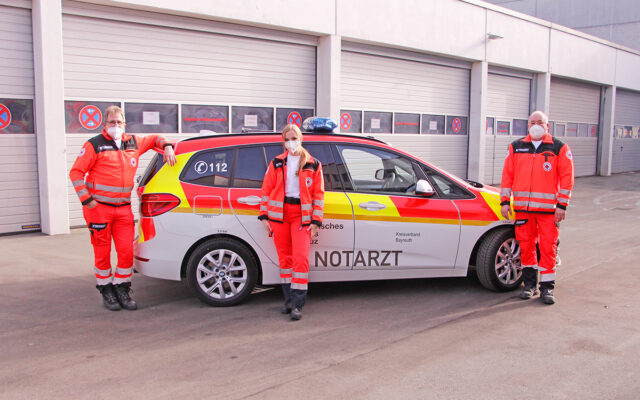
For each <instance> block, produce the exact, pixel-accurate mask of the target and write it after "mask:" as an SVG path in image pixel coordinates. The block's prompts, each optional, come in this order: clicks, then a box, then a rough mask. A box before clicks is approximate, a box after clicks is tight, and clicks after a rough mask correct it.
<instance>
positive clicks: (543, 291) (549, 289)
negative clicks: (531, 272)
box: [540, 281, 556, 304]
mask: <svg viewBox="0 0 640 400" xmlns="http://www.w3.org/2000/svg"><path fill="white" fill-rule="evenodd" d="M554 284H555V282H553V281H552V282H542V283H541V284H540V298H541V299H542V302H543V303H544V304H555V303H556V298H555V297H554V296H553V287H554V286H555V285H554Z"/></svg>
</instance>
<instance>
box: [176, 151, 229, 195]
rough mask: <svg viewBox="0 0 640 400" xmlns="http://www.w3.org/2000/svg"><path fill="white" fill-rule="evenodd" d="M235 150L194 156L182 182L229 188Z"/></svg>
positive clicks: (202, 153)
mask: <svg viewBox="0 0 640 400" xmlns="http://www.w3.org/2000/svg"><path fill="white" fill-rule="evenodd" d="M232 160H233V150H231V149H228V150H217V151H209V150H207V151H202V152H200V153H198V154H196V155H194V156H193V157H192V158H191V160H190V161H189V163H188V164H187V166H186V167H184V170H183V171H182V176H181V177H180V180H181V181H183V182H187V183H193V184H195V185H203V186H221V187H228V186H229V178H230V176H231V165H232V164H231V162H232Z"/></svg>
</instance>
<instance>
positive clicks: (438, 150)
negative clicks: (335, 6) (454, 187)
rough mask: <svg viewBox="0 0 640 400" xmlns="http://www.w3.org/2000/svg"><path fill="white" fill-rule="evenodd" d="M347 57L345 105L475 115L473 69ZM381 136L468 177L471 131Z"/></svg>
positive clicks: (349, 53) (373, 56)
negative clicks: (471, 106) (471, 91)
mask: <svg viewBox="0 0 640 400" xmlns="http://www.w3.org/2000/svg"><path fill="white" fill-rule="evenodd" d="M344 47H345V45H344V44H343V49H344ZM341 57H342V68H341V87H340V95H341V101H340V107H341V109H356V110H368V111H381V112H402V113H416V114H441V115H449V116H450V115H458V116H466V117H468V115H469V81H470V73H469V69H466V68H458V67H452V66H448V65H440V64H434V63H429V62H421V61H416V60H408V59H402V58H395V57H387V56H383V55H377V54H365V53H363V52H356V51H348V50H343V52H342V55H341ZM375 136H376V137H378V138H380V139H382V140H385V141H387V142H390V143H391V144H392V145H394V146H396V147H398V148H400V149H402V150H405V151H409V152H411V153H412V154H414V155H416V156H418V157H420V158H422V159H424V160H425V161H428V162H430V163H433V164H435V165H436V166H438V167H439V168H443V169H445V170H447V171H449V172H451V173H453V174H456V175H458V176H460V177H463V178H464V177H466V176H467V159H468V136H467V135H426V134H420V135H417V134H411V135H409V134H393V135H381V134H376V135H375Z"/></svg>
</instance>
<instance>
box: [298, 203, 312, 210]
mask: <svg viewBox="0 0 640 400" xmlns="http://www.w3.org/2000/svg"><path fill="white" fill-rule="evenodd" d="M311 208H312V206H311V204H301V205H300V209H301V210H303V211H306V210H311Z"/></svg>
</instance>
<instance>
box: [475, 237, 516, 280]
mask: <svg viewBox="0 0 640 400" xmlns="http://www.w3.org/2000/svg"><path fill="white" fill-rule="evenodd" d="M476 274H477V275H478V280H479V281H480V283H481V284H482V286H484V287H486V288H487V289H489V290H494V291H497V292H506V291H509V290H513V289H515V288H517V287H518V286H520V283H522V265H521V264H520V244H519V243H518V241H517V240H516V238H515V232H514V231H513V230H512V229H500V230H496V231H493V232H490V233H489V234H488V235H487V236H486V237H485V238H484V240H483V241H482V243H480V247H479V248H478V255H477V260H476Z"/></svg>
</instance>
